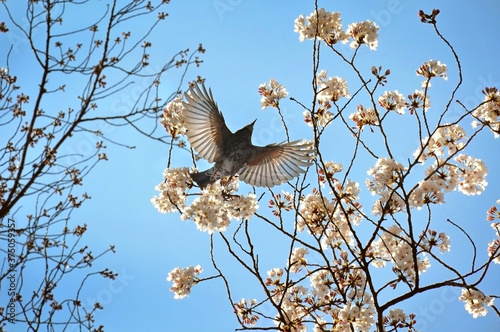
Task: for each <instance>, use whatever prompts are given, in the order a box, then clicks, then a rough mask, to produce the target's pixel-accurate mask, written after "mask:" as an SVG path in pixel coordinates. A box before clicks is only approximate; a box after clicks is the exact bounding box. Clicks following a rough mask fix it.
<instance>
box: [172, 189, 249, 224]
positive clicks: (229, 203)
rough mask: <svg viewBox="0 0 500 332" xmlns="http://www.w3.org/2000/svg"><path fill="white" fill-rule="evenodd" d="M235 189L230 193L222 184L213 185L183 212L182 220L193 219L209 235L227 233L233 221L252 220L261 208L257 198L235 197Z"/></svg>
mask: <svg viewBox="0 0 500 332" xmlns="http://www.w3.org/2000/svg"><path fill="white" fill-rule="evenodd" d="M235 189H237V188H236V186H233V188H231V189H230V191H229V192H228V191H226V190H227V188H224V187H223V186H222V185H221V184H220V182H214V183H212V184H211V185H209V186H208V187H207V188H206V189H204V190H203V191H202V192H201V195H200V196H199V197H197V198H195V199H194V200H193V202H192V203H191V205H189V206H187V207H186V208H185V209H184V210H183V211H182V215H181V219H182V220H187V219H192V220H193V221H194V223H195V224H196V227H197V228H198V229H199V230H200V231H202V232H208V233H209V234H212V233H213V232H214V231H219V232H222V231H225V230H226V228H227V227H228V226H229V225H230V223H231V222H230V220H231V219H236V220H241V219H250V218H251V217H252V215H253V214H254V213H255V211H257V209H258V207H259V206H258V204H257V200H256V196H255V195H254V194H250V193H249V194H248V196H243V195H233V193H232V192H233V191H234V190H235Z"/></svg>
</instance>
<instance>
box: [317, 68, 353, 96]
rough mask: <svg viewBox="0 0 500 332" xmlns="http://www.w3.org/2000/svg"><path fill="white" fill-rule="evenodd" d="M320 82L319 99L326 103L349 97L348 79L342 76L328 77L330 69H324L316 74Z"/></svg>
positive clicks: (318, 82)
mask: <svg viewBox="0 0 500 332" xmlns="http://www.w3.org/2000/svg"><path fill="white" fill-rule="evenodd" d="M316 83H317V84H318V97H317V98H318V101H319V102H321V103H323V104H325V103H327V102H329V101H333V102H336V101H338V100H339V99H340V98H342V97H345V98H349V97H350V94H349V89H348V86H347V81H346V80H345V79H343V78H341V77H338V76H335V77H328V71H327V70H322V71H320V72H319V73H318V74H317V75H316Z"/></svg>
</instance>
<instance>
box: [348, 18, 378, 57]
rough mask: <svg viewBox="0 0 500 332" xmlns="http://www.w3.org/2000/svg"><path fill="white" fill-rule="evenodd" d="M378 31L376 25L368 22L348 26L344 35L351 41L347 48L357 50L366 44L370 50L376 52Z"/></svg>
mask: <svg viewBox="0 0 500 332" xmlns="http://www.w3.org/2000/svg"><path fill="white" fill-rule="evenodd" d="M378 29H379V28H378V25H377V23H375V22H372V21H370V20H366V21H363V22H359V23H352V24H349V26H348V27H347V31H346V34H347V35H348V36H349V37H351V38H352V39H353V41H351V43H350V44H349V46H351V48H358V47H359V46H360V45H363V44H366V45H367V46H368V47H369V48H370V49H371V50H376V49H377V46H378Z"/></svg>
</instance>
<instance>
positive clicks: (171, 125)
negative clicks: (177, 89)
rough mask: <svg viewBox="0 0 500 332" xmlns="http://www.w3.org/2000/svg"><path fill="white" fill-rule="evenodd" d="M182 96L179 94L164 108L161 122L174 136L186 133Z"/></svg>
mask: <svg viewBox="0 0 500 332" xmlns="http://www.w3.org/2000/svg"><path fill="white" fill-rule="evenodd" d="M183 109H184V105H183V104H182V96H181V95H178V96H176V97H175V98H174V100H172V101H171V102H169V103H168V104H167V106H165V108H164V109H163V117H162V118H161V120H160V123H161V124H162V125H163V127H165V130H166V131H167V132H168V133H169V134H170V135H171V136H172V137H177V136H178V135H185V134H186V127H185V126H184V119H183V117H182V110H183Z"/></svg>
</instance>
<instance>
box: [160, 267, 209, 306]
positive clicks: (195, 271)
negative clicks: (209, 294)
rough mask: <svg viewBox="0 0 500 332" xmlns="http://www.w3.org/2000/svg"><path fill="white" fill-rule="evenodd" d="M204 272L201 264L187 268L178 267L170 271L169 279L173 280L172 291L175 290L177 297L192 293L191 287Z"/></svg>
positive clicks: (180, 297)
mask: <svg viewBox="0 0 500 332" xmlns="http://www.w3.org/2000/svg"><path fill="white" fill-rule="evenodd" d="M201 272H203V269H202V268H201V266H199V265H197V266H196V267H194V266H190V267H187V268H185V269H181V268H180V267H176V268H175V269H173V270H172V271H170V272H169V274H168V277H167V281H172V283H173V285H172V287H170V291H172V292H174V298H175V299H183V298H185V297H186V296H188V295H189V294H190V293H191V287H193V285H196V283H197V282H198V280H199V279H198V275H199V274H200V273H201Z"/></svg>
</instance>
